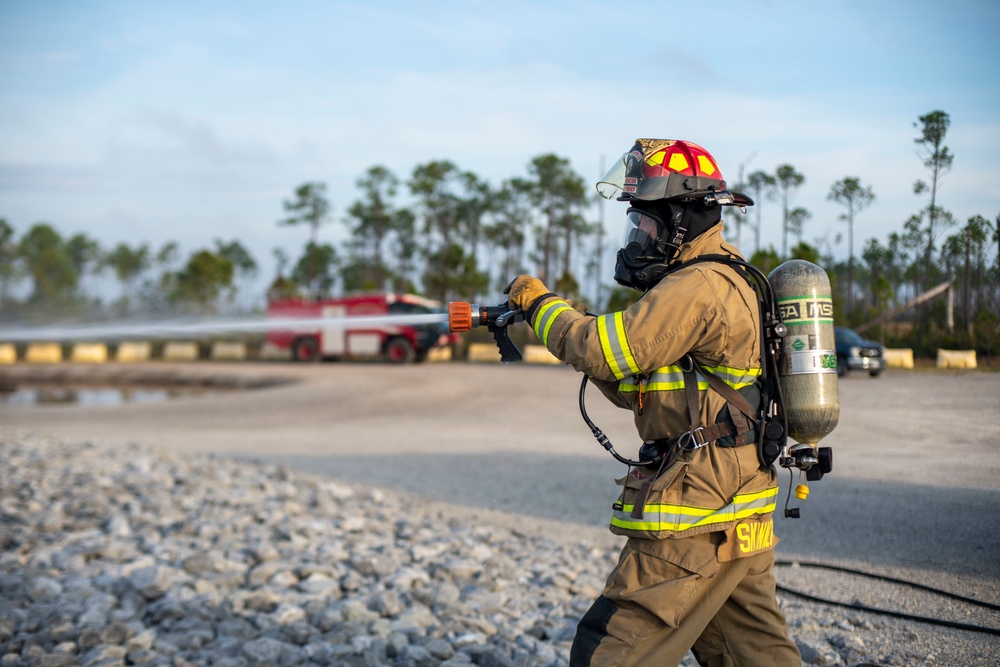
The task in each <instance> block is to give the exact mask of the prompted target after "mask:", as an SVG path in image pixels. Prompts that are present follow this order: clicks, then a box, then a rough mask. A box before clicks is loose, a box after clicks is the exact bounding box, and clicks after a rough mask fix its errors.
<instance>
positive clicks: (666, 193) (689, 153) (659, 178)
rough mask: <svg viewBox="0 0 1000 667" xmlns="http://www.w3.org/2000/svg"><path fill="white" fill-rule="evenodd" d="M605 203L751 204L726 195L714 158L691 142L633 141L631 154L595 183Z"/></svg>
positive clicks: (738, 196)
mask: <svg viewBox="0 0 1000 667" xmlns="http://www.w3.org/2000/svg"><path fill="white" fill-rule="evenodd" d="M597 191H598V192H599V193H600V195H601V196H602V197H604V198H605V199H611V198H612V197H614V196H615V195H616V194H618V193H620V194H618V198H619V199H623V200H629V199H640V200H643V201H654V200H658V199H664V200H682V201H683V200H689V201H702V202H703V203H704V204H706V205H708V206H716V205H718V206H752V205H753V200H752V199H750V198H749V197H747V196H746V195H744V194H741V193H738V192H729V191H728V190H727V189H726V181H725V180H723V178H722V170H720V169H719V165H718V163H716V161H715V158H713V157H712V154H711V153H709V152H708V151H707V150H705V149H704V148H702V147H701V146H699V145H698V144H695V143H692V142H690V141H680V140H677V139H636V142H635V145H634V146H633V147H632V149H631V150H630V151H628V152H627V153H625V154H624V155H622V157H621V158H620V159H619V160H618V161H617V162H616V163H615V164H614V165H613V166H612V168H611V170H610V171H609V172H608V173H607V175H605V177H604V178H602V179H601V180H600V181H598V183H597Z"/></svg>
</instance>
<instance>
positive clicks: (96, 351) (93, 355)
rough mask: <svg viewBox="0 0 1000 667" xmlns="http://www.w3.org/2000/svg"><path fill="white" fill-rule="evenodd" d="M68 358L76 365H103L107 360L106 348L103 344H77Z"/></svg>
mask: <svg viewBox="0 0 1000 667" xmlns="http://www.w3.org/2000/svg"><path fill="white" fill-rule="evenodd" d="M69 358H70V360H71V361H73V362H75V363H78V364H103V363H104V362H106V361H107V360H108V346H107V345H105V344H104V343H77V344H76V345H74V346H73V351H72V352H71V353H70V357H69Z"/></svg>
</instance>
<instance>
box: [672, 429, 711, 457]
mask: <svg viewBox="0 0 1000 667" xmlns="http://www.w3.org/2000/svg"><path fill="white" fill-rule="evenodd" d="M704 430H705V427H704V426H699V427H698V428H696V429H694V430H693V431H685V432H684V433H681V434H680V435H679V436H678V437H677V446H678V447H679V448H680V449H681V451H685V452H693V451H694V450H696V449H701V448H702V447H704V446H706V445H707V444H708V440H706V439H705V435H704V433H702V431H704Z"/></svg>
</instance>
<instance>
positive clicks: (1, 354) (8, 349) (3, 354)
mask: <svg viewBox="0 0 1000 667" xmlns="http://www.w3.org/2000/svg"><path fill="white" fill-rule="evenodd" d="M16 363H17V348H16V347H14V344H13V343H0V364H16Z"/></svg>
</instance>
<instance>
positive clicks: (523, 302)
mask: <svg viewBox="0 0 1000 667" xmlns="http://www.w3.org/2000/svg"><path fill="white" fill-rule="evenodd" d="M504 294H507V295H508V296H507V301H508V303H509V304H510V307H511V308H520V309H521V310H523V311H524V312H528V311H529V310H530V309H531V306H532V305H533V304H534V303H535V301H537V300H538V298H539V297H541V296H545V295H546V294H550V292H549V288H548V287H546V286H545V285H544V284H543V283H542V281H541V280H539V279H538V278H534V277H532V276H518V277H517V278H514V280H512V281H511V283H510V285H507V287H506V288H505V289H504Z"/></svg>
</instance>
